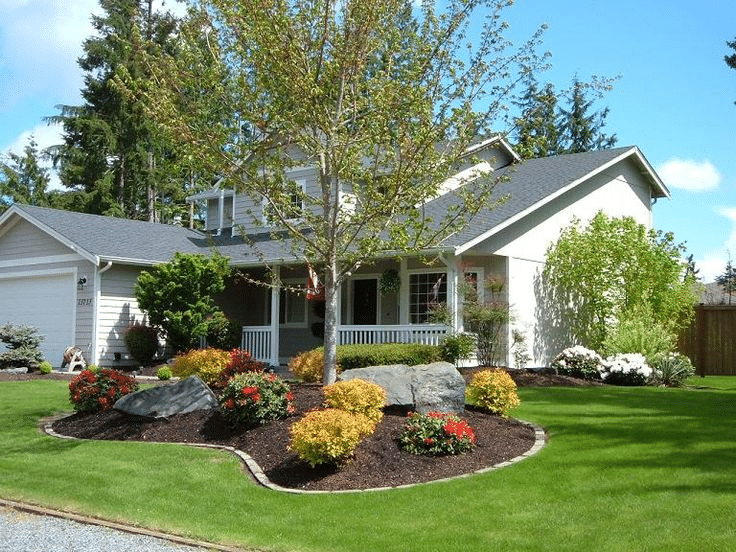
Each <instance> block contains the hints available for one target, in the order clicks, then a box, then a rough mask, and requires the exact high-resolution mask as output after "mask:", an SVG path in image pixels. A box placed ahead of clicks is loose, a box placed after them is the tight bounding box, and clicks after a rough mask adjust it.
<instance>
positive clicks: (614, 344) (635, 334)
mask: <svg viewBox="0 0 736 552" xmlns="http://www.w3.org/2000/svg"><path fill="white" fill-rule="evenodd" d="M676 337H677V336H676V334H675V333H674V332H673V331H672V329H671V328H670V327H668V326H666V325H665V324H663V323H662V322H659V321H657V320H656V319H655V318H654V315H653V314H652V308H651V307H650V306H648V305H647V304H644V305H637V306H635V307H633V308H632V309H630V310H628V311H627V312H625V313H623V314H621V316H620V317H619V322H618V324H616V325H615V326H613V327H611V328H609V329H608V334H607V335H606V339H605V340H604V341H603V351H604V352H605V354H606V355H607V356H613V355H616V354H619V353H640V354H642V355H644V356H645V357H646V358H647V359H654V357H656V356H658V355H665V354H667V353H669V352H670V351H672V349H673V348H674V346H675V339H676Z"/></svg>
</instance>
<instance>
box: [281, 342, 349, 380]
mask: <svg viewBox="0 0 736 552" xmlns="http://www.w3.org/2000/svg"><path fill="white" fill-rule="evenodd" d="M338 350H339V347H338ZM289 370H291V372H292V373H293V374H294V375H295V376H296V377H298V378H299V379H301V380H302V381H306V382H308V383H313V382H317V381H322V375H323V373H324V370H325V351H324V349H323V348H322V347H318V348H317V349H312V350H311V351H306V352H304V353H301V354H299V355H298V356H295V357H294V358H292V359H291V360H290V361H289ZM340 372H342V367H341V366H340V362H339V360H338V363H337V373H338V374H339V373H340Z"/></svg>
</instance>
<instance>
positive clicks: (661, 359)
mask: <svg viewBox="0 0 736 552" xmlns="http://www.w3.org/2000/svg"><path fill="white" fill-rule="evenodd" d="M651 365H652V378H651V381H650V383H651V384H652V385H657V386H659V387H682V386H683V385H684V384H685V380H686V379H687V378H689V377H691V376H694V375H695V367H694V366H693V364H692V362H690V359H689V358H687V357H686V356H685V355H682V354H680V353H668V354H666V355H659V356H657V357H655V358H654V360H653V361H652V362H651Z"/></svg>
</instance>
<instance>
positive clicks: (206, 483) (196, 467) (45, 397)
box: [0, 378, 736, 552]
mask: <svg viewBox="0 0 736 552" xmlns="http://www.w3.org/2000/svg"><path fill="white" fill-rule="evenodd" d="M706 381H708V378H706ZM710 383H711V385H710V386H707V387H708V388H706V389H694V388H688V389H658V388H614V387H595V388H521V389H519V395H520V397H521V400H522V405H521V406H520V407H519V408H517V409H515V410H514V411H513V412H512V415H513V416H515V417H519V418H523V419H525V420H529V421H532V422H535V423H537V424H540V425H542V426H543V427H545V429H546V430H547V432H548V435H549V443H548V444H547V446H546V447H545V448H544V449H543V450H542V451H541V452H540V453H538V454H537V455H535V456H533V457H532V458H530V459H527V460H525V461H523V462H520V463H518V464H515V465H513V466H511V467H508V468H504V469H501V470H498V471H494V472H491V473H487V474H482V475H476V476H473V477H470V478H465V479H459V480H455V481H451V482H442V483H435V484H430V485H422V486H418V487H413V488H409V489H394V490H389V491H381V492H372V493H354V494H352V493H351V494H339V495H338V494H335V495H294V494H285V493H279V492H274V491H271V490H268V489H265V488H262V487H260V486H258V485H255V484H254V483H252V482H251V481H250V479H249V478H248V477H247V476H246V475H245V474H244V472H243V468H242V465H241V464H240V462H239V461H238V460H237V459H235V458H234V457H233V456H232V455H230V454H228V453H225V452H219V451H208V450H201V449H195V448H192V447H184V446H179V445H166V444H149V443H121V442H91V441H72V440H61V439H55V438H53V437H50V436H47V435H45V434H43V433H41V432H40V431H39V429H38V424H39V420H40V419H41V418H42V417H44V416H48V415H52V414H55V413H58V412H62V411H65V410H69V409H70V405H69V402H68V391H67V387H66V383H65V382H59V381H44V380H42V381H27V382H0V442H2V443H3V449H4V450H3V454H2V455H0V497H2V498H6V499H9V500H18V501H25V502H29V503H32V504H37V505H41V506H46V507H50V508H56V509H60V510H66V511H71V512H75V513H79V514H83V515H89V516H93V517H101V518H104V519H108V520H111V521H117V522H124V523H129V524H132V525H135V526H140V527H147V528H151V529H156V530H162V531H165V532H172V533H175V534H179V535H182V536H186V537H190V538H197V539H204V540H207V541H212V542H222V543H227V544H236V545H239V546H242V547H245V548H251V549H252V548H255V549H260V550H284V551H295V550H298V551H311V550H314V551H328V550H329V551H358V550H360V551H364V550H381V551H397V552H398V551H402V552H403V551H411V550H416V551H422V552H425V551H430V552H431V551H437V552H439V551H442V552H452V551H465V550H540V551H542V550H544V551H549V550H581V551H582V550H585V551H589V550H596V551H606V550H616V551H618V550H622V551H626V550H631V551H641V550H663V551H664V550H667V551H675V550H683V551H686V550H699V549H703V546H706V548H707V549H708V550H724V551H726V550H733V549H734V548H736V524H734V523H733V511H734V508H735V507H736V470H734V466H735V465H736V445H735V444H734V443H736V415H734V414H736V406H735V405H736V392H735V391H734V388H736V385H735V384H736V378H735V379H734V382H733V383H729V382H725V381H718V382H715V381H713V382H710Z"/></svg>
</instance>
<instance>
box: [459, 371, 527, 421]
mask: <svg viewBox="0 0 736 552" xmlns="http://www.w3.org/2000/svg"><path fill="white" fill-rule="evenodd" d="M465 398H466V400H467V401H468V402H469V403H470V404H472V405H475V406H477V407H479V408H482V409H483V410H487V411H488V412H493V413H495V414H500V415H502V416H505V415H506V414H507V413H508V411H509V410H511V409H512V408H514V407H516V406H519V395H518V394H517V393H516V383H514V380H513V379H511V376H509V374H508V373H507V372H506V371H504V370H498V369H497V370H482V371H480V372H476V373H475V374H473V377H472V378H471V380H470V384H468V387H467V388H466V389H465Z"/></svg>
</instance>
